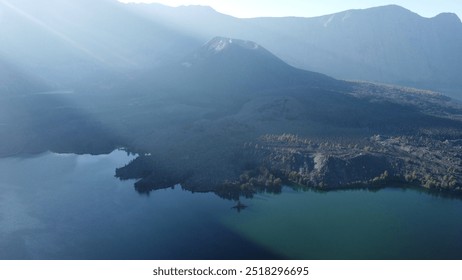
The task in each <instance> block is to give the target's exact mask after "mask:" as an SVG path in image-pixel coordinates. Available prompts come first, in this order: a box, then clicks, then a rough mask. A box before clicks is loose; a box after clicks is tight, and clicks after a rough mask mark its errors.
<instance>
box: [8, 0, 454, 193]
mask: <svg viewBox="0 0 462 280" xmlns="http://www.w3.org/2000/svg"><path fill="white" fill-rule="evenodd" d="M0 23H1V24H0V41H1V42H2V44H0V66H1V67H2V68H1V69H0V75H1V76H0V82H1V84H0V90H1V92H0V93H1V95H0V106H1V111H0V136H1V137H0V144H1V145H0V155H1V156H11V155H22V154H30V153H38V152H43V151H47V150H51V151H55V152H74V153H92V154H99V153H107V152H109V151H111V150H113V149H115V148H120V147H124V148H125V149H127V150H128V151H131V152H135V153H138V154H139V155H140V156H139V157H138V158H137V159H136V160H134V161H133V162H131V163H130V164H129V165H127V166H126V167H124V168H121V169H118V170H117V176H118V177H119V178H121V179H132V178H135V179H139V180H140V181H139V182H138V183H137V184H136V185H135V187H136V188H137V190H138V191H140V192H142V193H148V192H149V191H151V190H153V189H157V188H163V187H168V186H171V185H174V184H177V183H181V184H182V185H183V186H184V187H185V188H188V189H190V190H194V191H216V192H218V193H219V194H220V195H222V196H224V197H227V198H233V199H234V198H236V193H237V197H239V195H241V194H243V193H244V194H247V195H249V194H252V193H253V192H254V191H255V190H256V189H257V188H258V187H262V186H263V187H265V188H270V187H271V188H273V187H274V188H276V189H277V188H278V187H279V188H280V186H281V183H282V182H291V183H297V184H302V185H306V186H314V187H323V188H336V187H345V186H347V187H348V186H356V185H361V184H372V183H377V182H386V181H387V180H390V178H391V179H393V180H395V181H398V182H407V183H410V184H414V185H419V186H422V185H428V187H429V188H435V189H450V190H452V191H454V190H460V184H461V183H460V182H461V179H462V171H461V166H462V164H460V161H461V158H460V157H458V156H454V154H455V153H457V152H455V151H457V149H458V148H459V147H460V139H461V135H462V122H461V121H462V117H461V116H462V105H461V103H460V102H458V101H456V100H453V99H451V98H449V97H447V96H445V95H442V94H440V93H436V92H431V91H428V90H427V89H438V90H441V91H444V92H446V93H451V94H452V96H458V97H460V95H459V94H460V93H461V91H460V89H461V88H462V87H461V86H460V85H461V84H460V79H458V77H457V76H458V73H460V70H462V69H460V67H462V63H460V62H461V59H462V55H461V53H460V51H459V50H460V49H462V48H461V44H462V31H461V30H462V28H461V26H462V25H461V23H460V20H459V19H458V18H457V17H455V16H454V15H452V14H442V15H439V16H437V17H435V18H432V19H425V18H421V17H419V16H418V15H416V14H414V13H412V12H410V11H407V10H405V9H403V8H400V7H397V6H386V7H378V8H373V9H367V10H351V11H346V12H343V13H339V14H335V15H328V16H324V17H318V18H311V19H305V18H259V19H237V18H233V17H230V16H226V15H222V14H219V13H217V12H215V11H214V10H212V9H210V8H207V7H196V6H192V7H179V8H168V7H165V6H161V5H157V4H150V5H141V4H136V5H135V4H129V5H128V4H121V3H118V2H116V1H109V0H98V1H90V0H85V1H80V0H79V1H77V0H72V1H57V0H41V1H34V2H33V3H29V2H28V1H25V0H21V1H14V2H13V1H7V0H1V1H0ZM331 76H334V77H331ZM344 79H348V80H365V81H373V82H381V83H396V84H399V85H412V86H415V87H419V88H422V89H412V88H404V87H401V86H392V85H389V86H385V85H380V84H374V83H369V82H352V81H346V80H344ZM381 135H385V136H381ZM431 157H435V158H438V159H440V161H438V162H432V161H429V160H428V158H431ZM448 170H449V171H448ZM448 172H449V174H447V173H448ZM427 175H428V176H427ZM446 175H447V176H446Z"/></svg>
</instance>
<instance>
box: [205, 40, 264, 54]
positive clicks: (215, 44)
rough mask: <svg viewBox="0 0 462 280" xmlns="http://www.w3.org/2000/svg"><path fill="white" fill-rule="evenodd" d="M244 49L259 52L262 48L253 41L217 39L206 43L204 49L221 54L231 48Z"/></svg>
mask: <svg viewBox="0 0 462 280" xmlns="http://www.w3.org/2000/svg"><path fill="white" fill-rule="evenodd" d="M235 47H237V48H244V49H249V50H257V49H259V48H260V46H259V45H258V44H256V43H254V42H252V41H245V40H238V39H231V38H225V37H215V38H213V39H211V40H210V41H208V42H207V43H205V45H204V49H207V50H208V51H213V52H215V53H219V52H222V51H225V50H227V49H229V48H235Z"/></svg>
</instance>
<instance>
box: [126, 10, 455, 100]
mask: <svg viewBox="0 0 462 280" xmlns="http://www.w3.org/2000/svg"><path fill="white" fill-rule="evenodd" d="M128 6H129V7H131V8H132V9H133V10H134V11H135V12H137V13H139V14H141V15H143V16H144V17H146V18H156V19H162V20H163V21H165V22H168V23H169V24H172V26H175V28H177V29H178V30H185V31H187V32H190V33H191V34H195V35H196V36H198V37H200V38H202V39H203V40H207V39H209V38H211V37H213V36H217V35H220V36H225V37H230V38H241V39H246V40H253V41H255V42H257V43H258V44H260V45H262V46H264V47H266V48H267V49H268V50H270V51H271V52H273V53H274V54H275V55H277V56H278V57H280V58H281V59H283V60H284V61H286V62H287V63H289V64H290V65H293V66H295V67H298V68H302V69H306V70H311V71H317V72H321V73H325V74H328V75H330V76H333V77H335V78H340V79H349V80H365V81H374V82H382V83H390V84H399V85H404V86H412V87H418V88H425V89H432V90H438V91H443V92H445V93H447V94H451V95H452V96H455V97H457V96H459V94H460V93H459V92H460V88H462V84H461V82H460V79H459V78H458V77H457V74H456V73H458V72H460V71H461V70H462V69H461V67H462V66H461V65H462V54H461V52H460V51H458V50H460V49H462V23H461V21H460V19H459V18H458V17H457V16H456V15H455V14H451V13H443V14H440V15H438V16H436V17H434V18H423V17H421V16H419V15H417V14H415V13H413V12H411V11H409V10H406V9H404V8H402V7H399V6H396V5H390V6H383V7H377V8H371V9H365V10H349V11H345V12H341V13H337V14H331V15H326V16H321V17H315V18H295V17H294V18H292V17H287V18H254V19H238V18H233V17H230V16H227V15H223V14H220V13H217V12H215V11H214V10H212V9H210V8H207V7H200V6H196V7H195V6H191V7H178V8H170V7H165V6H162V5H158V4H129V5H128ZM459 97H460V96H459Z"/></svg>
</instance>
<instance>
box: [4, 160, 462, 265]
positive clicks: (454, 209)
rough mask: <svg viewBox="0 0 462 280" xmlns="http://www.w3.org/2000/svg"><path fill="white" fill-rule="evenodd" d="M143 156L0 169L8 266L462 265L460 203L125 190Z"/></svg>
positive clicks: (404, 194) (363, 194)
mask: <svg viewBox="0 0 462 280" xmlns="http://www.w3.org/2000/svg"><path fill="white" fill-rule="evenodd" d="M133 158H134V156H133V155H132V156H130V155H127V154H126V153H125V152H123V151H114V152H112V153H111V154H109V155H100V156H91V155H73V154H66V155H62V154H53V153H45V154H41V155H38V156H35V157H29V158H3V159H0V259H255V258H256V259H273V258H288V259H447V258H449V259H461V258H462V238H461V237H462V219H461V218H460V217H461V215H462V200H460V199H450V198H444V197H437V196H432V195H429V194H427V193H425V192H421V191H416V190H401V189H394V188H389V189H384V190H381V191H377V192H372V191H367V190H354V191H335V192H328V193H318V192H314V191H307V192H298V191H295V190H293V189H291V188H288V187H287V188H284V190H283V193H282V194H280V195H270V194H259V195H257V196H256V197H255V198H254V199H251V200H247V199H245V200H242V202H243V203H245V204H246V205H248V208H246V209H244V210H243V211H241V212H239V213H238V212H237V211H236V210H235V209H232V208H231V207H232V206H233V205H234V204H235V203H234V202H232V201H227V200H223V199H221V198H219V197H217V196H215V195H214V194H210V193H194V194H193V193H190V192H187V191H183V190H182V189H181V187H180V186H176V187H175V188H169V189H165V190H160V191H155V192H153V193H151V194H150V195H149V196H145V195H139V194H138V193H137V192H136V191H135V190H134V189H133V183H134V181H119V180H118V179H116V178H115V177H114V173H115V168H117V167H120V166H123V165H125V164H126V163H127V162H128V161H129V160H131V159H133Z"/></svg>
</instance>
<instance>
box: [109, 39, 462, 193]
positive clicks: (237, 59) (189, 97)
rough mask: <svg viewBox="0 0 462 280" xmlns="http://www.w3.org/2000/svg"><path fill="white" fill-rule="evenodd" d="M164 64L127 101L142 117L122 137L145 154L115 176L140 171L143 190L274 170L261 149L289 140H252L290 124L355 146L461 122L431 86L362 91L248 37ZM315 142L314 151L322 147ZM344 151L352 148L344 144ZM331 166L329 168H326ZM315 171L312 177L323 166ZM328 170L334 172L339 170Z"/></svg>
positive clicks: (203, 187) (310, 135) (218, 182)
mask: <svg viewBox="0 0 462 280" xmlns="http://www.w3.org/2000/svg"><path fill="white" fill-rule="evenodd" d="M241 70H242V71H241ZM276 70H277V71H276ZM165 73H167V75H166V76H168V77H170V79H168V80H166V79H164V77H166V76H162V77H161V78H160V79H155V78H154V81H155V82H153V83H152V84H151V86H150V87H149V88H150V89H149V90H148V91H146V92H145V93H144V94H143V95H142V98H141V99H142V100H143V103H142V104H141V103H140V104H139V105H137V106H136V107H132V108H130V111H131V112H133V111H136V112H137V116H139V117H137V118H136V117H135V118H134V119H132V120H131V121H130V123H131V124H132V125H134V126H136V127H137V129H133V130H132V131H131V133H130V137H131V139H133V142H131V143H130V145H128V147H129V149H133V150H135V151H140V152H142V153H143V154H144V153H148V154H150V156H141V157H140V158H139V159H137V160H135V161H134V162H133V163H131V164H130V165H129V166H127V167H125V168H122V169H119V170H118V172H117V174H118V176H119V177H121V178H140V177H142V178H143V179H142V180H141V181H140V182H138V183H137V184H136V188H137V190H138V191H140V192H149V191H151V190H152V189H156V188H162V187H165V186H169V185H172V184H176V183H179V182H180V183H182V184H183V186H184V187H186V188H188V189H190V190H194V191H212V190H215V191H216V190H217V188H219V187H220V186H223V184H224V182H226V181H230V182H231V181H235V180H237V178H239V176H240V175H242V174H243V172H244V171H245V170H247V169H249V168H250V169H252V168H255V166H257V167H258V166H261V165H262V164H268V166H272V167H274V168H275V170H278V167H277V166H278V165H277V164H278V162H279V161H278V160H276V159H274V160H270V159H268V157H271V156H274V157H276V158H284V157H285V156H288V157H289V155H286V154H285V153H286V152H287V151H291V150H292V149H293V148H292V147H291V146H290V145H291V144H290V143H285V142H283V143H282V144H280V143H276V144H274V145H276V147H281V150H282V151H283V152H280V151H279V150H277V151H275V152H274V153H273V152H270V151H271V149H272V148H271V149H270V148H268V149H269V150H266V148H265V150H260V149H258V148H255V149H256V150H255V149H254V148H253V147H258V146H259V145H262V143H260V140H259V139H261V137H265V135H285V134H290V135H295V134H297V135H298V137H303V138H304V139H323V140H321V141H333V143H337V142H338V143H345V142H346V143H348V144H349V145H352V147H353V146H354V145H358V143H362V144H361V145H363V144H364V142H367V141H366V140H364V139H368V138H369V137H371V136H373V135H374V134H392V135H415V134H419V133H422V132H423V131H432V132H435V131H436V132H437V131H441V132H442V133H441V135H446V134H444V133H446V132H448V131H453V132H454V131H455V133H456V135H459V134H460V132H461V131H462V130H461V129H462V123H461V122H460V121H458V120H456V119H455V117H453V116H455V115H456V114H459V113H461V112H462V107H461V106H455V105H454V106H455V107H449V106H447V105H445V104H444V102H445V100H446V99H445V98H443V97H441V98H440V97H439V95H437V94H430V93H425V92H419V91H416V90H411V89H403V88H401V89H400V88H389V87H385V86H380V85H375V86H374V87H375V88H374V91H376V93H374V94H372V95H368V94H364V93H365V92H366V93H369V92H371V91H372V86H371V85H369V84H361V83H350V82H344V81H338V80H335V79H333V78H330V77H327V76H324V75H322V74H318V73H313V72H309V71H304V70H299V69H296V68H293V67H291V66H289V65H287V64H284V63H283V62H282V61H281V60H279V59H278V58H276V57H275V56H274V55H272V54H271V53H269V52H268V51H266V50H265V49H264V48H263V47H261V46H259V45H257V44H255V43H253V42H250V41H242V40H236V39H230V38H223V37H217V38H214V39H212V40H210V41H208V42H207V43H206V44H205V45H203V46H202V47H201V48H199V49H198V50H197V51H196V52H194V53H192V54H191V55H189V56H187V57H186V58H185V59H183V60H181V62H180V63H178V65H175V66H173V67H171V68H169V69H168V70H166V71H165ZM294 77H296V79H293V78H294ZM145 79H146V78H141V80H145ZM161 81H162V83H161ZM382 93H383V94H382ZM388 93H389V95H388ZM403 100H407V101H406V102H405V101H403ZM420 104H426V105H425V106H421V105H420ZM435 105H439V106H440V109H441V111H439V112H436V111H434V112H431V113H429V112H427V111H426V108H427V106H429V107H432V106H435ZM127 114H130V113H129V112H127ZM118 118H119V119H120V118H124V116H123V114H121V113H120V112H119V115H118ZM138 124H139V125H138ZM448 135H449V134H448ZM442 137H446V136H442ZM265 139H266V138H265ZM283 139H286V138H284V137H283ZM288 139H291V138H288ZM303 141H308V140H303ZM303 141H302V142H303ZM249 143H252V144H251V146H248V144H249ZM255 143H257V144H256V145H255ZM258 143H259V144H258ZM263 144H264V143H263ZM265 145H267V144H265ZM271 145H273V144H271ZM339 145H340V144H339ZM245 147H252V148H245ZM322 147H323V146H320V147H319V151H322V150H324V149H323V148H322ZM285 148H287V149H285ZM361 149H362V148H361ZM365 149H366V148H365ZM345 150H348V149H345ZM265 151H268V152H269V154H267V153H266V152H265ZM284 151H285V152H284ZM297 153H298V152H297ZM300 153H301V154H302V155H303V154H304V153H305V152H303V153H302V152H301V151H300ZM310 153H311V150H310ZM349 153H355V154H356V153H358V154H359V153H360V152H359V148H355V149H353V148H351V149H350V150H349V152H347V153H346V154H347V155H351V154H349ZM292 156H294V155H290V157H292ZM306 156H307V157H310V156H311V155H308V154H307V155H306ZM384 158H387V157H386V156H385V157H384ZM369 159H370V160H371V162H370V163H371V164H372V163H373V162H381V165H380V166H395V165H393V164H395V163H393V164H392V163H389V162H388V161H387V162H383V159H377V158H376V155H375V156H371V157H366V159H365V160H366V161H368V160H369ZM339 160H340V159H339ZM341 160H342V161H340V162H341V164H343V163H344V162H343V160H344V159H341ZM328 162H329V161H326V164H327V163H328ZM353 162H359V163H362V162H363V161H362V160H358V161H353ZM397 162H400V160H398V159H397ZM273 163H274V164H275V165H273ZM297 164H298V163H297ZM301 164H302V165H303V162H302V163H301ZM329 164H330V163H329ZM355 164H356V163H355ZM396 164H397V163H396ZM347 165H348V164H347V163H345V166H347ZM265 166H266V165H265ZM283 166H285V165H283ZM299 167H300V166H299V165H294V166H292V167H290V168H295V169H297V170H298V168H299ZM284 168H288V167H287V166H285V167H284ZM290 168H289V169H290ZM378 169H380V168H378ZM378 169H377V170H374V171H373V172H372V171H371V172H370V174H374V176H375V175H377V176H379V175H380V174H376V173H377V172H379V171H380V172H383V171H384V170H378ZM284 170H286V169H284ZM331 170H332V168H331ZM354 170H356V171H357V170H361V168H360V167H358V168H356V167H355V168H354ZM356 171H355V172H356ZM277 172H282V170H279V171H277ZM331 172H332V171H329V172H327V173H326V174H330V175H328V176H333V175H332V173H331ZM347 173H348V172H346V173H345V174H347ZM367 174H369V173H367ZM318 175H319V174H317V175H316V176H317V177H316V178H318V177H319V176H320V178H323V176H324V175H319V176H318ZM363 175H364V174H357V175H355V176H353V177H351V178H350V179H351V180H353V179H354V178H359V177H361V176H363ZM313 176H314V175H313ZM326 176H327V175H326ZM335 176H337V175H335ZM364 176H366V175H364ZM368 176H369V175H367V176H366V177H368ZM340 177H341V176H340ZM332 178H334V179H332V181H335V180H337V179H335V178H339V177H332ZM350 179H348V180H350ZM369 179H372V178H369Z"/></svg>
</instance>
